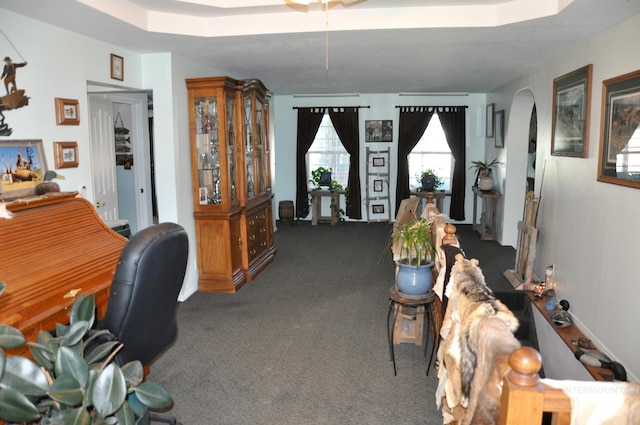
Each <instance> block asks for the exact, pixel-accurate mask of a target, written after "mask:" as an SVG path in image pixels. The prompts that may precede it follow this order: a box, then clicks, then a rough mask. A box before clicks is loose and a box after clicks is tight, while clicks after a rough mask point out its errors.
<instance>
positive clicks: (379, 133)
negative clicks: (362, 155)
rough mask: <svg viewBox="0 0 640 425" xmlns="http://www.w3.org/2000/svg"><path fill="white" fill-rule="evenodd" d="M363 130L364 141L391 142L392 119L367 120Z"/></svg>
mask: <svg viewBox="0 0 640 425" xmlns="http://www.w3.org/2000/svg"><path fill="white" fill-rule="evenodd" d="M364 131H365V138H364V141H365V142H392V141H393V120H367V121H365V122H364Z"/></svg>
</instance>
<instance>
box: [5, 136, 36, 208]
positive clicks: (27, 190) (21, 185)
mask: <svg viewBox="0 0 640 425" xmlns="http://www.w3.org/2000/svg"><path fill="white" fill-rule="evenodd" d="M0 160H2V167H1V168H0V171H1V172H0V184H1V187H2V193H3V195H4V199H5V200H12V199H16V198H22V197H25V196H31V195H34V194H35V188H36V186H37V185H38V184H39V183H42V181H43V177H44V173H46V172H47V160H46V157H45V155H44V148H43V145H42V140H2V141H0Z"/></svg>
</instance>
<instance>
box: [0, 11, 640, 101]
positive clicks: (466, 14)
mask: <svg viewBox="0 0 640 425" xmlns="http://www.w3.org/2000/svg"><path fill="white" fill-rule="evenodd" d="M311 2H312V4H311V5H310V6H308V7H307V6H301V5H297V4H294V3H287V1H286V0H109V1H105V0H19V1H18V0H0V7H2V8H5V9H7V10H11V11H14V12H16V13H19V14H22V15H25V16H29V17H32V18H35V19H38V20H40V21H44V22H47V23H50V24H53V25H56V26H59V27H62V28H66V29H69V30H71V31H74V32H77V33H81V34H84V35H87V36H90V37H92V38H95V39H99V40H103V41H105V42H108V43H111V44H114V45H116V46H122V47H123V48H126V49H129V50H133V51H137V52H140V53H151V52H168V51H171V52H175V53H178V54H180V55H182V56H184V57H187V58H191V59H194V60H197V61H200V62H203V63H206V64H209V65H211V66H213V67H215V68H217V69H220V70H222V71H224V73H225V74H227V75H232V76H234V77H236V78H240V79H244V78H260V79H261V80H262V81H263V82H264V84H265V85H266V86H267V87H269V88H270V89H271V90H272V91H273V92H274V93H275V94H296V93H297V94H302V93H304V94H332V93H398V92H471V93H485V92H490V91H492V90H494V89H496V88H497V87H499V86H501V85H502V84H504V83H506V82H508V81H509V80H511V79H513V78H515V77H517V76H518V75H520V74H522V73H524V72H526V71H527V70H528V69H530V68H532V67H536V66H538V65H539V64H542V63H545V62H547V61H549V60H552V59H553V58H554V57H557V56H559V55H561V54H562V53H563V52H566V51H568V50H569V49H571V48H572V47H573V46H574V45H576V44H578V43H580V42H582V41H584V40H588V39H589V38H592V37H593V36H595V35H597V34H598V33H601V32H603V31H606V30H608V29H609V28H611V27H613V26H615V25H617V24H619V23H621V22H623V21H625V20H627V19H629V18H631V17H633V16H635V15H638V14H639V13H640V0H348V1H347V0H345V1H344V4H343V2H340V1H335V2H333V1H332V3H330V7H329V9H328V11H326V10H325V9H324V7H325V6H324V5H322V4H320V3H319V2H318V1H317V0H311ZM327 25H328V32H326V31H325V30H326V28H327ZM631 43H635V41H632V40H630V46H631V45H632V44H631ZM327 52H328V69H326V65H327V61H326V59H327V57H326V54H327ZM114 53H117V51H114Z"/></svg>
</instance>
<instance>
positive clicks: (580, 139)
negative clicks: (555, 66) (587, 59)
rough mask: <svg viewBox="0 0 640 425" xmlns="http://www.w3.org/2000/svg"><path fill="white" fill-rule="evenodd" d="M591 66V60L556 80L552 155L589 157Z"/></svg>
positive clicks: (554, 87) (554, 81) (554, 85)
mask: <svg viewBox="0 0 640 425" xmlns="http://www.w3.org/2000/svg"><path fill="white" fill-rule="evenodd" d="M592 68H593V65H591V64H589V65H587V66H585V67H582V68H580V69H576V70H575V71H573V72H570V73H568V74H565V75H563V76H562V77H558V78H556V79H555V80H553V118H552V125H551V155H558V156H574V157H579V158H586V157H587V150H588V149H587V148H588V142H589V115H590V114H589V111H590V110H591V72H592Z"/></svg>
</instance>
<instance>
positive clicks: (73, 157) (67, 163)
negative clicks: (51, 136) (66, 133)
mask: <svg viewBox="0 0 640 425" xmlns="http://www.w3.org/2000/svg"><path fill="white" fill-rule="evenodd" d="M53 155H54V159H55V166H56V168H75V167H77V166H78V143H77V142H53Z"/></svg>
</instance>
